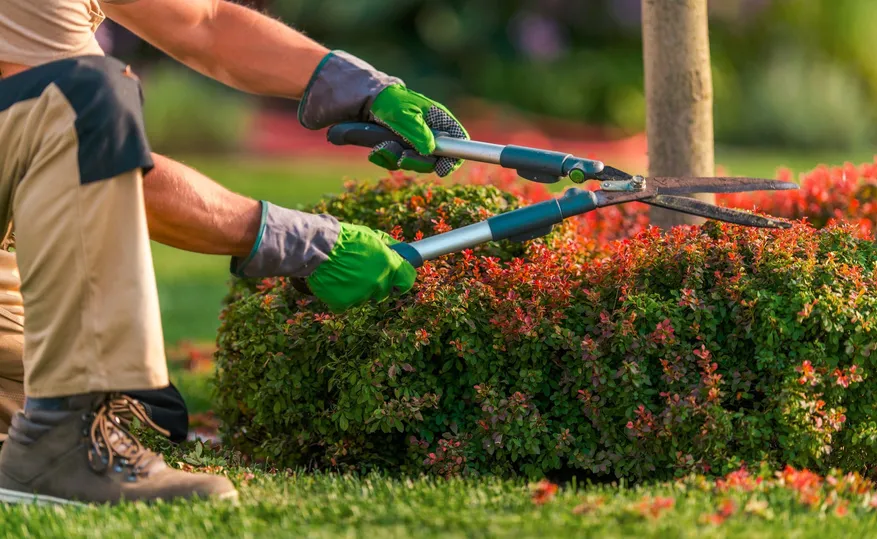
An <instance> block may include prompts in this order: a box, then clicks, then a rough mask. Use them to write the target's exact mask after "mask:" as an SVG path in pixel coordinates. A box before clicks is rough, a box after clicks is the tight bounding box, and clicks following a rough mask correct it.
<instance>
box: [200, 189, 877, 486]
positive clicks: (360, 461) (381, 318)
mask: <svg viewBox="0 0 877 539" xmlns="http://www.w3.org/2000/svg"><path fill="white" fill-rule="evenodd" d="M476 183H483V178H482V179H478V178H476ZM530 195H531V197H530V198H526V199H525V198H524V197H523V195H520V193H518V194H512V193H503V192H501V191H499V190H496V189H495V188H492V187H490V186H484V185H476V186H459V185H450V186H447V185H445V186H442V185H438V184H434V183H422V182H416V181H413V180H411V179H407V178H404V177H401V176H393V177H391V178H390V179H387V180H385V181H383V182H381V183H379V184H378V185H376V186H366V185H351V186H349V187H348V190H347V192H345V193H343V194H341V195H339V196H338V197H334V198H330V199H327V200H326V201H325V202H323V203H321V204H320V205H318V206H317V207H316V208H314V209H315V210H318V211H330V212H331V213H334V214H336V215H338V216H339V217H340V218H342V219H345V220H350V221H353V222H357V223H362V224H365V225H368V226H373V227H378V228H383V229H386V230H390V231H392V232H393V234H394V235H396V236H397V237H398V238H400V239H403V240H406V241H410V240H412V239H415V238H416V237H419V235H418V233H423V234H426V235H429V234H433V233H437V232H440V231H442V230H445V229H447V227H449V226H451V227H458V226H461V225H464V224H468V223H469V222H473V221H474V220H479V219H483V218H484V217H486V216H489V215H491V214H493V213H496V212H499V211H507V210H509V209H512V208H514V207H517V206H518V205H521V204H524V203H528V202H530V201H531V200H532V199H533V197H535V198H538V196H541V195H538V193H536V194H534V193H530ZM752 200H755V199H752ZM762 202H763V200H762ZM637 211H638V210H630V213H628V214H626V215H622V214H620V213H616V214H615V218H617V219H618V221H619V222H617V223H613V225H615V224H617V225H623V222H621V221H623V220H624V219H627V220H631V219H633V220H634V221H635V222H639V221H638V220H639V215H638V213H637ZM601 213H603V212H602V211H598V212H594V213H593V214H592V215H591V216H588V217H586V218H585V219H578V220H573V221H570V222H568V223H565V224H564V226H562V227H559V228H558V230H556V231H555V232H554V233H552V235H551V236H549V237H547V238H545V239H544V240H540V241H534V242H530V243H528V244H525V245H514V244H500V245H493V246H485V247H483V248H479V249H478V250H475V251H472V252H465V253H461V254H459V255H454V256H448V257H445V258H443V259H441V260H439V261H434V262H431V263H428V264H426V265H425V266H424V267H423V268H422V269H421V270H420V277H419V280H418V283H417V284H416V286H415V288H414V290H413V291H412V292H411V293H410V294H408V295H406V296H404V297H402V298H401V299H399V300H397V301H391V302H387V303H384V304H381V305H365V306H362V307H359V308H356V309H353V310H351V311H349V312H347V313H345V314H342V315H332V314H328V313H326V312H324V311H323V308H322V307H321V305H320V304H319V303H318V302H314V301H312V300H311V299H308V298H304V297H302V296H301V295H300V294H299V293H297V292H295V291H294V290H293V289H292V288H291V287H290V286H288V284H287V283H286V282H285V281H284V280H283V279H273V280H272V279H269V280H265V281H262V282H252V281H248V282H239V283H238V284H237V285H236V287H235V288H234V289H233V291H232V293H231V294H230V296H229V304H228V306H227V307H226V309H225V310H224V313H223V321H222V326H221V329H220V334H219V340H218V344H219V351H218V353H217V364H218V367H219V368H218V375H217V383H218V386H219V392H218V393H219V395H220V400H219V403H218V413H219V415H220V416H221V417H222V419H223V420H224V424H225V429H226V435H227V440H228V442H229V443H230V444H231V445H232V446H233V447H234V448H236V449H240V450H242V451H244V452H245V453H248V454H250V455H252V456H254V457H255V458H265V459H269V460H271V461H272V462H274V463H277V464H279V465H285V466H297V465H304V466H312V467H317V468H338V469H365V468H371V467H377V468H384V469H390V470H401V471H407V472H418V471H428V472H430V473H434V474H439V475H453V474H487V473H489V474H499V475H516V474H525V475H530V476H539V475H541V474H543V473H545V472H550V471H553V470H559V469H570V468H571V469H576V470H582V471H584V472H586V473H588V474H591V475H593V476H597V477H625V478H630V479H640V478H650V479H654V478H662V477H669V476H674V475H679V474H683V473H686V472H691V471H696V472H701V473H724V472H728V471H731V470H733V469H735V468H736V467H739V465H740V464H741V462H747V463H754V462H759V461H765V462H767V463H769V464H772V465H783V464H791V465H795V466H807V467H810V468H811V469H815V470H823V471H824V470H827V469H828V468H830V467H832V466H840V467H842V468H844V469H847V470H858V471H862V472H865V473H867V472H869V471H870V470H871V463H872V462H874V460H875V454H874V451H875V440H877V438H875V436H877V423H875V422H874V421H873V419H872V416H873V413H872V408H873V405H874V404H875V401H877V394H875V393H874V390H873V389H872V386H873V385H872V384H870V383H869V382H868V381H867V380H868V377H869V374H870V372H871V369H872V368H873V364H874V362H873V361H872V360H871V357H872V354H871V353H872V351H873V350H874V349H875V348H877V343H875V338H874V326H873V322H872V320H874V319H875V314H877V296H875V294H874V290H875V288H874V287H875V282H874V278H875V277H874V274H873V269H874V264H875V263H877V248H875V246H874V244H873V242H871V241H868V240H867V239H864V236H863V235H862V234H861V232H860V230H859V228H857V227H855V226H851V225H831V226H828V227H826V228H824V229H821V230H815V229H813V228H812V227H810V226H806V225H802V224H797V225H796V226H795V227H794V228H793V229H791V230H785V231H767V230H762V229H748V228H743V227H735V226H730V225H727V226H726V225H721V224H716V223H710V224H707V225H705V226H704V227H702V228H693V229H678V230H675V231H673V232H672V233H670V234H667V235H661V234H658V233H657V232H656V231H650V230H643V231H641V232H639V233H637V234H636V235H635V236H634V237H631V238H628V239H624V240H622V241H617V242H611V243H600V242H596V241H593V240H592V237H591V235H589V229H590V230H594V229H599V227H600V226H601V225H606V223H605V222H604V223H601V222H600V219H601V217H600V214H601ZM589 220H590V222H589ZM595 225H596V226H595ZM610 229H612V227H609V226H604V230H610ZM614 230H615V231H618V230H619V229H618V228H614ZM616 233H617V232H616Z"/></svg>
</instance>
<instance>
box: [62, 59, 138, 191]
mask: <svg viewBox="0 0 877 539" xmlns="http://www.w3.org/2000/svg"><path fill="white" fill-rule="evenodd" d="M55 84H56V85H57V86H58V88H59V89H60V90H61V92H62V93H63V94H64V96H65V97H66V98H67V100H68V101H69V103H70V105H71V106H72V107H73V109H74V110H75V112H76V121H75V129H76V135H77V146H78V152H79V180H80V183H82V184H86V183H91V182H96V181H100V180H105V179H109V178H113V177H115V176H118V175H119V174H123V173H125V172H129V171H131V170H134V169H137V168H140V169H143V172H144V173H146V172H148V171H149V170H150V169H151V168H152V167H153V162H152V153H151V150H150V147H149V143H148V141H147V137H146V130H145V126H144V122H143V90H142V87H141V85H140V81H139V79H138V78H137V77H136V75H134V74H133V73H132V72H131V70H130V67H129V66H128V65H127V64H125V63H123V62H120V61H119V60H117V59H115V58H112V57H102V56H87V57H82V58H76V59H73V60H72V63H71V65H70V66H68V69H64V74H63V75H62V76H60V77H59V78H58V79H56V80H55Z"/></svg>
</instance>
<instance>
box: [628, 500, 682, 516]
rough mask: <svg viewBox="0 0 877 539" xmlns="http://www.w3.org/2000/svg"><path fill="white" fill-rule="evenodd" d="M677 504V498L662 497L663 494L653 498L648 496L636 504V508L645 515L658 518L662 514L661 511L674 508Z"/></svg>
mask: <svg viewBox="0 0 877 539" xmlns="http://www.w3.org/2000/svg"><path fill="white" fill-rule="evenodd" d="M675 504H676V499H675V498H662V497H661V496H657V497H655V498H652V497H650V496H646V497H645V498H643V499H642V500H640V502H639V503H637V504H636V510H637V512H638V513H639V514H640V515H642V516H644V517H647V518H658V517H659V516H661V513H663V512H664V511H666V510H668V509H672V508H673V506H674V505H675Z"/></svg>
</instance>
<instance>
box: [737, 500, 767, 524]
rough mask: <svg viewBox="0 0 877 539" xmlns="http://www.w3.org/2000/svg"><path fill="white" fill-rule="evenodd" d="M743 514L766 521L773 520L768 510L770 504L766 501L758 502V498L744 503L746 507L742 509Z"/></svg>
mask: <svg viewBox="0 0 877 539" xmlns="http://www.w3.org/2000/svg"><path fill="white" fill-rule="evenodd" d="M743 512H745V513H747V514H750V515H756V516H759V517H761V518H764V519H768V520H770V519H772V518H773V511H771V509H770V504H769V503H768V502H767V500H759V499H758V498H751V499H750V500H749V501H748V502H746V505H745V506H744V507H743Z"/></svg>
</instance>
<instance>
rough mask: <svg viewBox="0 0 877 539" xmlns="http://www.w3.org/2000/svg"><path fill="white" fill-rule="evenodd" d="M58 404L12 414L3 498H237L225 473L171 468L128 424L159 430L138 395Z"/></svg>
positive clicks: (0, 471) (3, 461) (2, 465)
mask: <svg viewBox="0 0 877 539" xmlns="http://www.w3.org/2000/svg"><path fill="white" fill-rule="evenodd" d="M64 402H65V404H64V405H63V409H61V410H46V409H34V410H31V409H28V410H26V411H25V412H20V413H18V414H16V415H15V417H14V418H13V420H12V427H11V428H10V429H9V438H8V440H7V441H6V442H4V443H3V448H2V450H0V501H5V502H12V503H33V502H36V503H77V502H79V503H110V504H115V503H118V502H120V501H123V500H124V501H153V500H159V499H161V500H172V499H176V498H195V497H199V498H208V497H209V498H218V499H236V498H237V491H236V490H235V488H234V485H232V483H231V481H229V480H228V479H227V478H225V477H222V476H218V475H208V474H194V473H187V472H183V471H180V470H175V469H173V468H170V467H169V466H167V464H165V462H164V459H163V458H162V456H161V455H159V454H156V453H153V452H152V451H149V450H148V449H146V448H145V447H143V445H142V444H141V443H140V441H139V440H137V438H136V437H134V435H133V434H131V433H130V432H129V431H128V429H127V428H126V427H127V426H128V424H129V421H128V420H126V419H123V417H124V416H127V417H129V418H130V417H136V418H137V419H138V420H140V421H141V422H142V423H144V424H146V425H149V426H150V427H152V428H155V429H156V430H159V431H161V430H162V429H161V428H159V427H157V426H156V425H155V424H154V423H153V422H152V421H151V420H150V419H149V417H148V416H147V415H146V412H145V410H144V409H143V407H142V406H141V405H140V403H139V402H137V401H135V400H133V399H131V398H129V397H125V396H120V395H89V396H81V397H70V398H67V399H64Z"/></svg>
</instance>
